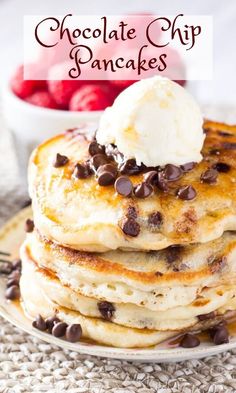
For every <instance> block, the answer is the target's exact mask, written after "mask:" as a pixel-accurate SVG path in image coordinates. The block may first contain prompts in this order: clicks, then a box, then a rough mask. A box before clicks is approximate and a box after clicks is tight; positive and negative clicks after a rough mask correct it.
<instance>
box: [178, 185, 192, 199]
mask: <svg viewBox="0 0 236 393" xmlns="http://www.w3.org/2000/svg"><path fill="white" fill-rule="evenodd" d="M176 195H177V196H178V197H179V198H180V199H183V200H184V201H191V200H192V199H194V198H196V196H197V193H196V190H195V189H194V188H193V187H192V186H183V187H180V188H179V189H178V190H177V194H176Z"/></svg>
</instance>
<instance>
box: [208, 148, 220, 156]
mask: <svg viewBox="0 0 236 393" xmlns="http://www.w3.org/2000/svg"><path fill="white" fill-rule="evenodd" d="M209 154H211V155H212V156H219V155H220V150H219V149H211V150H210V151H209Z"/></svg>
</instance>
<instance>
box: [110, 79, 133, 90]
mask: <svg viewBox="0 0 236 393" xmlns="http://www.w3.org/2000/svg"><path fill="white" fill-rule="evenodd" d="M134 82H137V81H136V80H129V81H128V80H123V79H121V80H111V81H110V83H111V85H112V86H113V87H115V88H116V89H117V90H118V91H119V92H121V91H122V90H124V89H126V88H127V87H129V86H131V85H132V84H133V83H134Z"/></svg>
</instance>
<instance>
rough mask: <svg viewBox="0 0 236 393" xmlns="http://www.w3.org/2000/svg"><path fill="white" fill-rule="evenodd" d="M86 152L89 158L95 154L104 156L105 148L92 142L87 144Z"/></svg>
mask: <svg viewBox="0 0 236 393" xmlns="http://www.w3.org/2000/svg"><path fill="white" fill-rule="evenodd" d="M88 151H89V154H90V155H91V156H95V155H96V154H104V153H105V146H102V145H100V144H99V143H97V142H96V141H93V142H91V143H90V144H89V148H88Z"/></svg>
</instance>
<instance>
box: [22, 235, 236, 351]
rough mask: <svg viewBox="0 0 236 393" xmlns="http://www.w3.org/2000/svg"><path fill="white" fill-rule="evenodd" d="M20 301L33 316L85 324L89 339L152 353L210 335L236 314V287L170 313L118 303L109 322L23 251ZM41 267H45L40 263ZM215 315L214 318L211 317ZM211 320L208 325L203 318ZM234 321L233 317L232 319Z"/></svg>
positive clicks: (208, 291) (93, 303)
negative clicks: (179, 339) (179, 338)
mask: <svg viewBox="0 0 236 393" xmlns="http://www.w3.org/2000/svg"><path fill="white" fill-rule="evenodd" d="M21 258H22V275H21V280H20V289H21V297H22V302H23V306H24V309H25V311H26V313H27V315H28V316H30V317H32V318H34V317H36V316H37V315H38V314H41V315H42V316H43V317H45V318H46V317H49V316H52V315H54V314H56V315H57V316H58V317H59V318H60V319H61V320H62V321H65V322H66V323H68V324H70V323H80V324H81V327H82V331H83V337H84V338H90V339H92V340H94V341H96V342H98V343H101V344H105V345H112V346H116V347H125V348H132V347H148V346H151V345H155V344H158V343H160V342H162V341H164V340H166V339H168V338H171V337H174V336H176V335H178V334H180V333H184V332H190V331H199V330H202V329H207V328H209V327H211V326H214V325H215V324H217V323H219V322H220V321H221V320H222V319H223V318H226V317H227V315H228V313H229V311H233V312H235V310H236V288H235V285H226V284H225V285H221V286H218V287H215V288H207V287H204V288H203V289H202V291H201V293H200V294H199V295H198V297H197V299H196V300H195V301H194V302H192V304H189V305H186V306H182V307H174V308H170V309H167V310H166V311H152V310H149V309H147V308H146V307H143V306H142V307H140V306H136V305H134V304H131V303H130V304H128V303H127V304H126V303H113V307H114V313H113V315H112V316H111V317H110V318H109V320H106V318H105V319H104V315H101V314H100V313H99V312H98V299H96V298H92V297H87V296H84V295H81V293H80V290H77V291H76V290H75V289H73V288H72V287H71V286H70V285H69V284H68V285H65V284H63V283H62V281H61V280H60V278H59V277H58V276H57V275H56V274H55V272H53V271H52V270H49V269H48V268H45V267H44V268H42V267H40V264H39V260H38V261H35V260H34V259H33V258H32V256H31V255H30V252H29V247H27V242H26V243H25V244H24V245H23V246H22V248H21ZM40 262H41V261H40ZM212 311H214V315H213V316H211V317H210V318H209V317H208V315H209V313H210V312H212ZM198 314H200V315H201V317H202V316H203V315H206V319H205V320H203V318H201V319H200V318H198V317H197V315H198ZM230 317H232V313H230Z"/></svg>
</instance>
